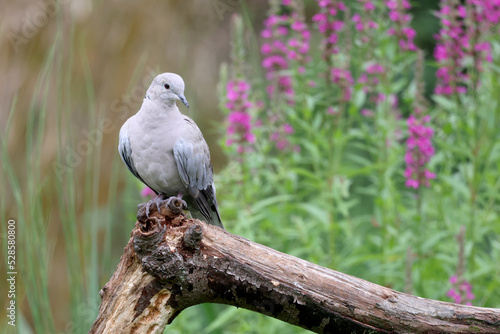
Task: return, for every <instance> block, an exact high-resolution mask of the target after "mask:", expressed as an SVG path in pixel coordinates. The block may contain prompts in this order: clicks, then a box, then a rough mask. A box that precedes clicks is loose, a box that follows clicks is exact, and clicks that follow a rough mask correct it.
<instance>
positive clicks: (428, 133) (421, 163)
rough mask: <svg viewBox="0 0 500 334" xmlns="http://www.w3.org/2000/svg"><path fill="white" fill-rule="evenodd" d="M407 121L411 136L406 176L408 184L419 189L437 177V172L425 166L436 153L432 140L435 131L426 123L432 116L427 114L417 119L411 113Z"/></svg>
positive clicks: (407, 154)
mask: <svg viewBox="0 0 500 334" xmlns="http://www.w3.org/2000/svg"><path fill="white" fill-rule="evenodd" d="M407 122H408V133H409V137H408V140H407V141H406V147H407V151H406V154H405V162H406V170H405V172H404V176H405V178H406V186H407V187H411V188H415V189H417V188H419V186H420V185H422V184H424V185H426V186H427V187H428V186H429V180H430V179H435V178H436V174H434V173H432V172H430V171H429V170H427V169H426V168H425V166H426V165H427V163H428V162H429V161H430V159H431V157H432V156H433V155H434V147H433V146H432V142H431V138H432V136H433V132H434V131H433V130H432V128H430V127H428V126H425V125H424V124H425V123H429V122H430V116H428V115H427V116H424V117H422V118H421V119H417V118H416V117H415V116H414V115H411V116H410V117H409V118H408V121H407Z"/></svg>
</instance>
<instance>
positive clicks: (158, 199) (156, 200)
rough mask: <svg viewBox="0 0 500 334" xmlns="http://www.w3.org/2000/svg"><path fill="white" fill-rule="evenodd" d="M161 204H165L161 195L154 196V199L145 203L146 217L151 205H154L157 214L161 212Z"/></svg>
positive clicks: (163, 196)
mask: <svg viewBox="0 0 500 334" xmlns="http://www.w3.org/2000/svg"><path fill="white" fill-rule="evenodd" d="M163 202H165V195H163V194H158V195H156V197H155V198H153V199H152V200H150V201H149V202H147V203H146V217H149V213H150V212H151V211H150V208H151V205H153V204H155V205H156V209H157V210H158V212H161V209H160V207H161V205H162V204H163Z"/></svg>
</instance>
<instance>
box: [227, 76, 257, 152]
mask: <svg viewBox="0 0 500 334" xmlns="http://www.w3.org/2000/svg"><path fill="white" fill-rule="evenodd" d="M226 90H227V94H226V96H227V99H228V100H229V101H230V102H228V103H226V107H227V108H228V109H229V114H228V116H227V120H228V127H227V129H226V135H227V140H226V145H227V146H232V145H233V144H236V145H237V147H236V151H237V152H238V153H243V152H244V151H245V147H247V146H248V144H253V143H254V142H255V135H254V134H253V133H252V119H251V116H250V114H249V113H248V109H249V108H250V107H251V106H252V104H251V103H250V102H249V101H248V93H247V92H248V91H249V90H250V85H249V84H248V83H247V82H246V81H245V80H233V81H229V82H228V83H227V86H226Z"/></svg>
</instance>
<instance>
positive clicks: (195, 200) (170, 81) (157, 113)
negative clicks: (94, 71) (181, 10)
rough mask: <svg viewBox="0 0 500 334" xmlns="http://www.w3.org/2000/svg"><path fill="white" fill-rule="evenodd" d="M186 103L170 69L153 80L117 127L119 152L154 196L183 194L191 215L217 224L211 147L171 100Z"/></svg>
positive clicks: (179, 84) (217, 212) (219, 220)
mask: <svg viewBox="0 0 500 334" xmlns="http://www.w3.org/2000/svg"><path fill="white" fill-rule="evenodd" d="M177 100H180V101H181V102H182V103H184V104H185V105H186V107H188V108H189V104H188V102H187V100H186V98H185V97H184V81H183V80H182V78H181V77H180V76H179V75H177V74H174V73H163V74H160V75H158V76H157V77H156V78H154V79H153V82H152V83H151V86H150V87H149V89H148V91H147V92H146V96H145V97H144V101H143V103H142V106H141V109H139V111H138V112H137V114H135V115H134V116H132V117H130V118H129V119H128V120H127V121H126V122H125V124H123V126H122V128H121V129H120V140H119V144H118V151H119V152H120V156H121V158H122V160H123V162H124V163H125V164H126V165H127V167H128V169H129V170H130V171H131V172H132V174H134V176H135V177H137V178H138V179H139V180H141V181H142V182H143V183H144V184H145V185H147V186H148V187H149V188H151V189H152V190H153V191H154V192H155V193H156V194H157V197H156V198H155V199H154V200H152V201H150V202H149V203H148V204H147V211H149V205H150V204H152V203H155V204H156V205H157V206H158V205H159V201H161V200H162V199H163V198H165V197H170V196H178V197H182V199H183V200H185V201H186V203H187V205H188V210H189V211H190V213H191V215H192V216H193V217H194V218H198V219H201V220H204V221H206V222H207V223H210V224H213V225H217V226H220V227H222V228H224V227H223V225H222V221H221V218H220V215H219V206H218V204H217V199H216V198H215V186H214V182H213V169H212V164H211V163H210V151H209V150H208V145H207V143H206V142H205V139H204V138H203V135H202V133H201V131H200V129H199V128H198V126H197V125H196V123H195V122H194V121H193V120H192V119H191V118H189V117H187V116H186V115H183V114H182V113H181V112H180V111H179V109H178V108H177V105H176V104H175V102H176V101H177Z"/></svg>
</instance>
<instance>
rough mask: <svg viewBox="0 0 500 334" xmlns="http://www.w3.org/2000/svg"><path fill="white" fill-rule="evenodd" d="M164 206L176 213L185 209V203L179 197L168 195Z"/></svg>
mask: <svg viewBox="0 0 500 334" xmlns="http://www.w3.org/2000/svg"><path fill="white" fill-rule="evenodd" d="M166 207H167V208H169V209H170V210H171V211H172V212H173V213H176V214H180V213H182V211H184V210H187V204H186V202H185V201H184V200H183V199H182V198H181V197H169V198H168V199H167V203H166Z"/></svg>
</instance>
